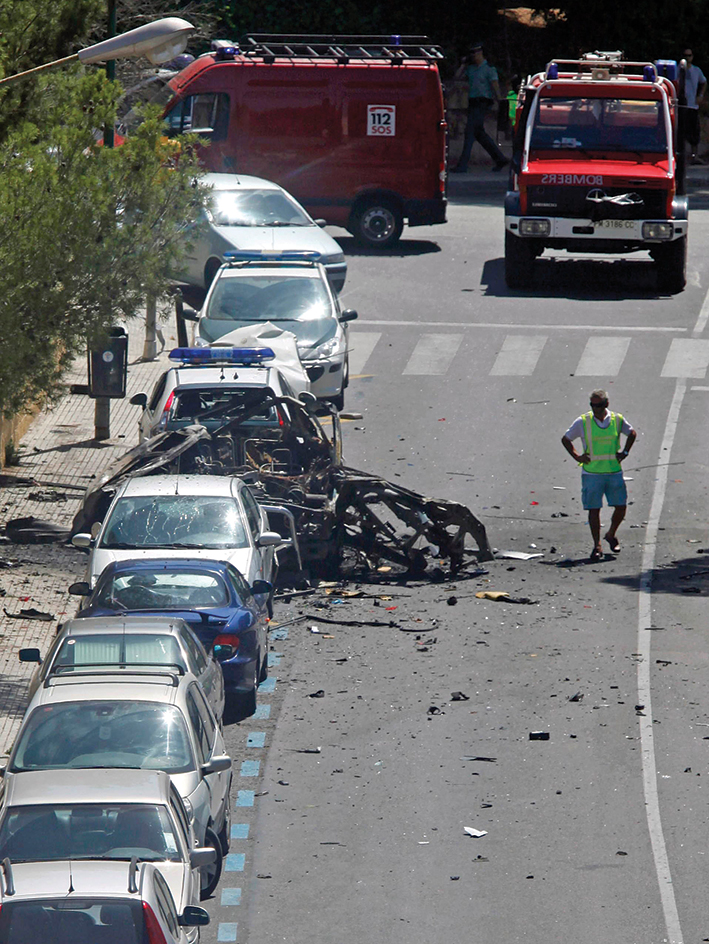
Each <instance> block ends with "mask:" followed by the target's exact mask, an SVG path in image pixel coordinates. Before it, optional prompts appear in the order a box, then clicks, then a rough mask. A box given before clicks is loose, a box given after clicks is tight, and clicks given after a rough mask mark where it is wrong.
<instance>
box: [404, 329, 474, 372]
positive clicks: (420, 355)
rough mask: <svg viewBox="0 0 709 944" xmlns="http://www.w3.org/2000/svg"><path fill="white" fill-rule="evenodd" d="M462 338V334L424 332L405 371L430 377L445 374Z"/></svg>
mask: <svg viewBox="0 0 709 944" xmlns="http://www.w3.org/2000/svg"><path fill="white" fill-rule="evenodd" d="M462 340H463V335H462V334H422V335H421V337H420V338H419V341H418V343H417V345H416V347H415V348H414V352H413V354H412V355H411V357H410V358H409V362H408V364H407V365H406V367H405V368H404V370H403V373H405V374H418V375H423V376H428V377H432V376H435V375H438V374H445V372H446V371H447V370H448V368H449V367H450V365H451V362H452V360H453V358H454V357H455V355H456V353H457V352H458V348H459V347H460V344H461V342H462Z"/></svg>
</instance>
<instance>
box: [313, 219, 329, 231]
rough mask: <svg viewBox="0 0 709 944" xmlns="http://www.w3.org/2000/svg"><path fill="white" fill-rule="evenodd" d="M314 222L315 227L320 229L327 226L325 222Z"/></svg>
mask: <svg viewBox="0 0 709 944" xmlns="http://www.w3.org/2000/svg"><path fill="white" fill-rule="evenodd" d="M314 222H315V225H316V226H319V227H320V228H321V229H323V227H325V226H327V220H315V221H314Z"/></svg>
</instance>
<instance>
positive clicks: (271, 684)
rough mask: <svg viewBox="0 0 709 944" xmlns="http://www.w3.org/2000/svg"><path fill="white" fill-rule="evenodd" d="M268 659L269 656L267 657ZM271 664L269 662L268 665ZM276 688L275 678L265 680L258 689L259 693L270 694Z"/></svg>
mask: <svg viewBox="0 0 709 944" xmlns="http://www.w3.org/2000/svg"><path fill="white" fill-rule="evenodd" d="M269 659H270V656H269ZM270 664H271V663H270V662H269V665H270ZM275 687H276V680H275V678H267V679H266V681H265V682H261V684H260V685H259V687H258V690H259V692H272V691H273V690H274V689H275Z"/></svg>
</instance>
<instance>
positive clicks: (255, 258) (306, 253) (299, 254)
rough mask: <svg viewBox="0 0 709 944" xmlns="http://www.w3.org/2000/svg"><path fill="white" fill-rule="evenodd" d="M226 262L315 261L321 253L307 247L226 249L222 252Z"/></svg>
mask: <svg viewBox="0 0 709 944" xmlns="http://www.w3.org/2000/svg"><path fill="white" fill-rule="evenodd" d="M223 256H224V258H225V259H226V260H227V262H317V261H318V259H320V257H321V256H322V253H320V252H316V251H314V250H308V249H289V250H286V251H284V252H279V251H278V250H277V249H263V250H261V249H228V250H227V251H226V252H225V253H223Z"/></svg>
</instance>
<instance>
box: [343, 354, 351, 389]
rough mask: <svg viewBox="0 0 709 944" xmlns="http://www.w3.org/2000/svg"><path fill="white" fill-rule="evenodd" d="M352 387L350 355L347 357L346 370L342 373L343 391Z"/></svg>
mask: <svg viewBox="0 0 709 944" xmlns="http://www.w3.org/2000/svg"><path fill="white" fill-rule="evenodd" d="M349 385H350V358H349V355H348V356H347V357H345V369H344V370H343V372H342V389H343V390H344V389H345V387H349Z"/></svg>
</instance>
